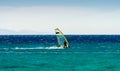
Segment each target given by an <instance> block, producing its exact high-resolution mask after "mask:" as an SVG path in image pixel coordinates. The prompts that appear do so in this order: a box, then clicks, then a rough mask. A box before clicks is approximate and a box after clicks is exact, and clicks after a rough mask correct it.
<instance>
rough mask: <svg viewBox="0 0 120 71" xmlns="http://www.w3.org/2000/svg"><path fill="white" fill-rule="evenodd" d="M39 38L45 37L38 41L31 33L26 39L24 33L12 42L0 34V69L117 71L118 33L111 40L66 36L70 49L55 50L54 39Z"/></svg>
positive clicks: (119, 58)
mask: <svg viewBox="0 0 120 71" xmlns="http://www.w3.org/2000/svg"><path fill="white" fill-rule="evenodd" d="M20 37H23V38H22V39H21V38H20ZM28 37H29V36H28ZM34 37H35V36H34ZM43 37H46V36H42V40H41V39H39V40H36V39H38V38H41V37H38V36H36V37H35V38H34V40H33V36H31V37H30V38H29V40H28V39H26V38H27V37H26V36H25V37H24V36H19V40H18V39H17V42H14V41H16V39H15V38H14V39H13V37H10V36H9V38H8V37H4V38H3V36H2V37H1V40H0V71H120V43H119V40H120V39H119V38H118V36H117V37H116V38H117V39H115V37H114V39H113V36H107V38H105V37H106V36H100V37H98V36H97V38H96V36H94V37H90V38H88V36H87V39H89V40H83V36H77V38H76V36H72V37H71V36H68V39H69V42H70V44H71V48H70V49H56V48H55V47H57V45H56V42H55V41H56V39H54V40H53V39H52V38H50V39H52V41H53V42H52V41H51V40H49V39H47V38H45V39H46V40H45V39H43ZM47 37H49V36H47ZM51 37H53V38H54V36H51ZM108 37H111V38H108ZM11 38H12V39H11ZM17 38H18V37H17ZM73 38H74V39H73ZM78 38H80V39H81V38H82V39H81V40H78ZM103 38H104V41H103ZM3 39H5V40H4V41H3ZM25 39H26V40H25ZM84 39H86V36H84ZM93 39H97V40H93ZM98 39H99V40H98ZM23 40H24V41H23ZM40 40H41V41H40ZM48 40H49V41H48ZM6 42H7V43H6ZM38 42H39V43H38ZM43 42H44V43H43ZM28 44H29V45H28ZM47 44H48V45H47ZM51 47H52V49H49V48H51ZM53 48H55V49H53Z"/></svg>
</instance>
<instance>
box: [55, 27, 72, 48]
mask: <svg viewBox="0 0 120 71" xmlns="http://www.w3.org/2000/svg"><path fill="white" fill-rule="evenodd" d="M55 34H56V36H57V41H58V45H59V46H60V47H62V48H69V47H70V45H69V42H68V40H67V38H66V37H65V35H64V34H63V33H62V32H61V31H60V30H59V29H58V28H56V29H55Z"/></svg>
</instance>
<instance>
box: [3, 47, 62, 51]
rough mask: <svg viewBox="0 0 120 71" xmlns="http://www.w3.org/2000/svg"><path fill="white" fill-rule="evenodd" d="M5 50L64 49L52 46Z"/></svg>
mask: <svg viewBox="0 0 120 71" xmlns="http://www.w3.org/2000/svg"><path fill="white" fill-rule="evenodd" d="M3 49H4V50H8V49H12V50H37V49H64V48H60V47H57V46H50V47H33V48H31V47H30V48H27V47H15V48H3Z"/></svg>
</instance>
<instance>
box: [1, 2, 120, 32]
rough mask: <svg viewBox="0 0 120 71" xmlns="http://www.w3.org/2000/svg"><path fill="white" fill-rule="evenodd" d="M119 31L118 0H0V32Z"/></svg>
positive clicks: (119, 10) (119, 11) (119, 9)
mask: <svg viewBox="0 0 120 71" xmlns="http://www.w3.org/2000/svg"><path fill="white" fill-rule="evenodd" d="M56 27H58V28H60V29H61V30H62V31H63V33H64V34H120V0H0V34H54V29H55V28H56Z"/></svg>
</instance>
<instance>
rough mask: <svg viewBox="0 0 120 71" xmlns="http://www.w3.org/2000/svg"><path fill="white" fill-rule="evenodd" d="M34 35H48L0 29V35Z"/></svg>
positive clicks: (29, 31)
mask: <svg viewBox="0 0 120 71" xmlns="http://www.w3.org/2000/svg"><path fill="white" fill-rule="evenodd" d="M29 34H30V35H35V34H38V35H39V34H40V35H42V34H50V33H48V32H37V31H31V30H20V31H13V30H8V29H0V35H29Z"/></svg>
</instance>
